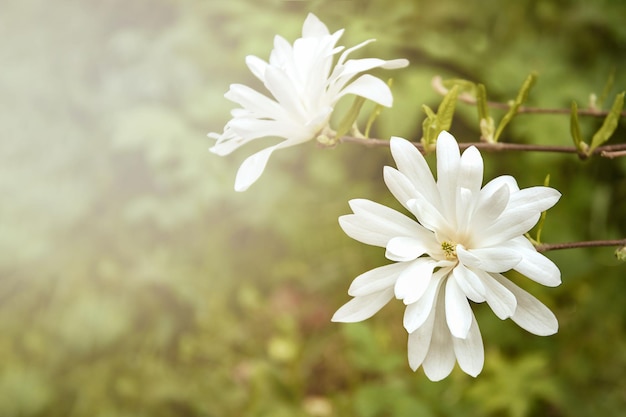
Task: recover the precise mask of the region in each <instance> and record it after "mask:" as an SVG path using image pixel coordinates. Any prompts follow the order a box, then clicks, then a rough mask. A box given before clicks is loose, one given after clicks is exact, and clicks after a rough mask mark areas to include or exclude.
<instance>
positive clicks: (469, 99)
mask: <svg viewBox="0 0 626 417" xmlns="http://www.w3.org/2000/svg"><path fill="white" fill-rule="evenodd" d="M432 86H433V88H434V89H435V91H436V92H438V93H439V94H441V95H443V96H445V95H446V93H447V92H448V89H447V88H446V87H445V86H444V85H443V79H442V78H441V77H440V76H435V77H433V81H432ZM457 98H458V100H459V101H460V102H462V103H465V104H471V105H474V104H476V98H474V97H473V96H472V95H471V94H467V93H464V94H459V96H458V97H457ZM487 106H489V107H491V108H494V109H502V110H508V109H510V108H511V106H510V105H509V104H508V103H501V102H498V101H488V102H487ZM571 113H572V110H571V109H547V108H542V107H526V106H520V107H519V108H518V109H517V114H571ZM607 114H609V111H608V110H600V109H593V108H589V109H579V110H578V115H579V116H595V117H606V115H607ZM620 116H621V117H626V110H625V111H623V112H621V113H620Z"/></svg>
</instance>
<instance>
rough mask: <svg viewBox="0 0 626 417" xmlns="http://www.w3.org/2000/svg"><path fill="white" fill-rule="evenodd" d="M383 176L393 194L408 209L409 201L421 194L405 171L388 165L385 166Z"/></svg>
mask: <svg viewBox="0 0 626 417" xmlns="http://www.w3.org/2000/svg"><path fill="white" fill-rule="evenodd" d="M383 178H384V179H385V184H386V185H387V188H389V191H391V194H393V196H394V197H395V198H396V200H398V201H399V202H400V204H402V205H403V206H404V208H406V209H407V210H408V209H409V207H408V206H407V202H408V201H409V200H411V199H414V198H417V197H418V195H419V193H418V192H417V190H416V188H415V186H414V185H413V183H412V182H411V181H410V180H409V179H408V178H407V177H406V176H405V175H404V174H403V173H401V172H400V171H398V170H397V169H395V168H391V167H388V166H386V167H384V168H383Z"/></svg>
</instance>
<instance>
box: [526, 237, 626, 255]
mask: <svg viewBox="0 0 626 417" xmlns="http://www.w3.org/2000/svg"><path fill="white" fill-rule="evenodd" d="M603 246H626V239H615V240H588V241H583V242H566V243H541V244H539V245H537V246H535V248H536V249H537V252H546V251H550V250H560V249H574V248H597V247H603Z"/></svg>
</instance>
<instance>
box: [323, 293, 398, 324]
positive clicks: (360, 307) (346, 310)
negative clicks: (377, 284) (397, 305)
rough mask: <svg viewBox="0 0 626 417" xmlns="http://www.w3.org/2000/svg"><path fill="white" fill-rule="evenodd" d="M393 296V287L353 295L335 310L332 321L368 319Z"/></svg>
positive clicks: (351, 321) (345, 321) (348, 321)
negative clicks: (360, 295) (367, 293)
mask: <svg viewBox="0 0 626 417" xmlns="http://www.w3.org/2000/svg"><path fill="white" fill-rule="evenodd" d="M392 298H393V288H388V289H386V290H383V291H379V292H375V293H373V294H369V295H365V296H363V297H354V298H353V299H352V300H350V301H348V302H347V303H346V304H344V305H343V306H342V307H341V308H339V310H337V311H336V312H335V314H334V315H333V317H332V319H331V320H332V321H338V322H343V323H354V322H357V321H363V320H366V319H369V318H370V317H372V316H373V315H374V314H376V313H377V312H378V311H379V310H380V309H381V308H383V307H384V306H385V304H387V303H388V302H389V300H391V299H392Z"/></svg>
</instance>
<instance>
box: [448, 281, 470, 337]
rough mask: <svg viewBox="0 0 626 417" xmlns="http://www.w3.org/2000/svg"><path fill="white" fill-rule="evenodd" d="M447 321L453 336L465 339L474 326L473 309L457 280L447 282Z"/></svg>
mask: <svg viewBox="0 0 626 417" xmlns="http://www.w3.org/2000/svg"><path fill="white" fill-rule="evenodd" d="M445 304H446V321H447V323H448V328H449V329H450V332H451V333H452V336H454V337H458V338H461V339H465V338H466V337H467V333H468V332H469V329H470V326H471V324H472V317H473V316H474V315H473V313H472V308H471V307H470V305H469V301H467V297H465V294H464V293H463V291H461V288H459V285H458V284H457V283H456V280H455V279H448V281H447V282H446V296H445Z"/></svg>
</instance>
